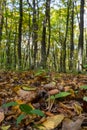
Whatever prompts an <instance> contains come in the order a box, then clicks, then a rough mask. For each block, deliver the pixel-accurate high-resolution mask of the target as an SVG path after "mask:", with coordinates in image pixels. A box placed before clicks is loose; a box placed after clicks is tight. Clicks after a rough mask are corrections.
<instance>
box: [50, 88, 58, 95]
mask: <svg viewBox="0 0 87 130" xmlns="http://www.w3.org/2000/svg"><path fill="white" fill-rule="evenodd" d="M57 93H59V90H58V89H52V90H50V91H48V94H50V95H54V94H57Z"/></svg>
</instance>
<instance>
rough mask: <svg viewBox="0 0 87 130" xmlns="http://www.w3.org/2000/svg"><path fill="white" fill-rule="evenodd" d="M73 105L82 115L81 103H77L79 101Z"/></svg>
mask: <svg viewBox="0 0 87 130" xmlns="http://www.w3.org/2000/svg"><path fill="white" fill-rule="evenodd" d="M73 107H74V110H75V111H76V113H77V114H78V115H80V114H81V113H82V110H83V109H82V107H81V106H80V105H79V104H77V103H74V104H73Z"/></svg>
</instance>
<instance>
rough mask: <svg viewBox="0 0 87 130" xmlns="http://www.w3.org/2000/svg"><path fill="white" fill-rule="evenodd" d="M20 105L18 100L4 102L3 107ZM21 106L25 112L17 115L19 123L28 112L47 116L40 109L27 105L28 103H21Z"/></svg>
mask: <svg viewBox="0 0 87 130" xmlns="http://www.w3.org/2000/svg"><path fill="white" fill-rule="evenodd" d="M16 105H19V104H18V103H17V102H9V103H6V104H3V105H2V107H4V108H5V107H11V106H16ZM19 108H20V110H21V111H22V112H24V114H21V115H19V117H17V124H19V123H20V122H21V121H22V120H23V119H24V117H25V116H26V115H28V114H35V115H38V116H42V117H43V116H45V114H44V113H43V112H42V111H41V110H39V109H33V108H32V107H31V106H29V105H27V104H20V105H19Z"/></svg>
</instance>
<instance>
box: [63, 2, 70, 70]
mask: <svg viewBox="0 0 87 130" xmlns="http://www.w3.org/2000/svg"><path fill="white" fill-rule="evenodd" d="M69 9H70V2H69V1H68V2H67V18H66V32H65V39H64V42H63V44H62V72H66V41H67V34H68V24H69Z"/></svg>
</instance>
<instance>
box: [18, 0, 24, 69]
mask: <svg viewBox="0 0 87 130" xmlns="http://www.w3.org/2000/svg"><path fill="white" fill-rule="evenodd" d="M22 2H23V1H22V0H20V7H19V13H20V18H19V29H18V33H19V34H18V68H19V69H21V60H22V57H21V42H22V21H23V3H22Z"/></svg>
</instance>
